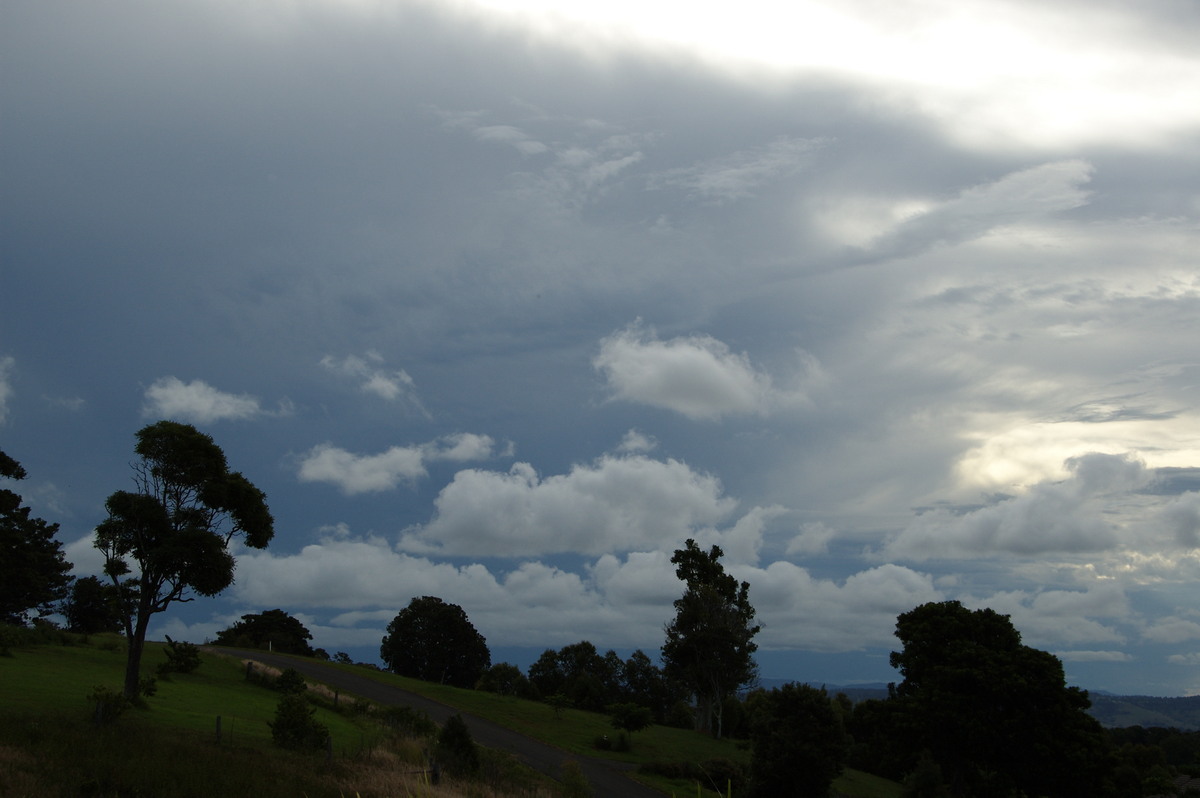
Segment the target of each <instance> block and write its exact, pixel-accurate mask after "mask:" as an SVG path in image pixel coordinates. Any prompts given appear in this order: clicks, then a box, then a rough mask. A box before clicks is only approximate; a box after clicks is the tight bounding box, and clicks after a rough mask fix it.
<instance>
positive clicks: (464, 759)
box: [434, 715, 479, 775]
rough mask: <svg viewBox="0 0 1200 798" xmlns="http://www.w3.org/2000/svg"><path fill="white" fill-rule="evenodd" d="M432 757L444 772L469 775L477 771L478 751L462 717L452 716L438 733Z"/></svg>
mask: <svg viewBox="0 0 1200 798" xmlns="http://www.w3.org/2000/svg"><path fill="white" fill-rule="evenodd" d="M434 756H435V757H436V758H437V761H438V763H439V764H440V765H441V766H442V767H443V768H445V770H446V771H448V772H450V773H454V774H458V775H470V774H473V773H476V772H478V771H479V749H478V747H477V746H476V745H475V740H474V738H472V737H471V730H470V729H468V728H467V724H466V721H464V720H463V719H462V715H453V716H451V717H450V718H448V719H447V720H446V724H445V725H444V726H443V727H442V730H441V731H440V732H438V737H437V747H436V748H435V754H434Z"/></svg>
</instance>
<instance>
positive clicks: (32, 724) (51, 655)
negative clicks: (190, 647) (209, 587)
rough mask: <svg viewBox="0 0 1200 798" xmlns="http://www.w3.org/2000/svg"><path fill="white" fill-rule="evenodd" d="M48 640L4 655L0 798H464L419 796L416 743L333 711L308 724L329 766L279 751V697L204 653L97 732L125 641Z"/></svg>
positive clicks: (151, 662) (426, 791)
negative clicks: (320, 730) (98, 701)
mask: <svg viewBox="0 0 1200 798" xmlns="http://www.w3.org/2000/svg"><path fill="white" fill-rule="evenodd" d="M2 631H3V630H0V632H2ZM22 637H24V636H22ZM55 640H59V641H65V642H70V643H72V644H71V645H62V644H41V645H30V644H28V643H27V642H25V641H24V640H22V642H21V643H20V644H13V643H12V640H11V637H10V638H9V639H6V640H4V641H3V642H4V643H6V644H7V645H4V646H0V654H3V656H0V795H3V796H6V798H8V796H13V798H20V796H37V797H38V798H49V797H52V796H64V797H65V796H81V795H83V796H97V798H141V797H142V796H158V797H159V798H211V796H213V795H254V796H256V798H297V796H307V797H308V798H343V797H344V796H354V795H356V794H357V795H360V796H361V797H362V798H368V797H369V796H379V798H383V796H388V797H389V798H391V797H392V796H395V797H396V798H400V797H401V796H402V797H403V798H416V796H421V798H424V796H431V797H432V796H443V795H445V796H458V795H463V794H464V793H463V792H456V791H447V790H446V789H443V788H427V787H423V786H422V785H421V783H420V779H419V777H416V776H410V775H408V774H411V773H412V772H413V771H414V770H419V769H421V768H423V767H424V764H423V763H424V747H425V745H424V743H420V742H406V741H400V740H396V739H393V738H392V735H390V734H388V733H387V732H385V730H384V729H382V728H381V727H380V726H378V725H377V724H375V723H374V722H371V721H367V720H365V719H362V718H355V717H347V716H343V715H340V714H338V713H335V712H333V711H331V710H329V709H324V708H320V707H318V708H317V709H316V717H317V719H318V720H320V721H321V722H322V723H324V724H326V726H328V727H329V729H330V731H331V734H332V739H333V742H334V756H333V757H332V758H331V759H327V757H326V756H325V755H324V753H323V752H304V753H297V752H291V751H285V750H282V749H280V748H278V747H276V746H275V745H274V744H273V743H272V741H271V733H270V727H269V726H268V725H267V722H268V721H269V720H272V719H273V718H274V714H275V706H276V704H277V703H278V699H279V694H278V693H276V692H274V691H272V690H270V689H268V688H266V687H263V686H260V685H257V684H254V683H251V682H248V681H246V679H245V678H244V671H243V670H242V668H241V666H240V664H239V663H237V662H236V661H233V660H229V659H227V658H223V657H217V656H212V655H202V664H201V666H200V668H199V670H197V671H196V672H194V673H192V674H172V675H171V676H170V680H169V681H168V680H164V679H159V682H158V691H157V693H156V694H155V695H154V696H152V697H150V698H149V699H148V700H147V701H146V707H145V708H142V709H138V708H130V709H127V710H126V711H125V712H124V713H123V714H121V715H120V717H118V718H117V719H116V720H115V721H114V722H112V723H110V724H108V725H105V726H101V727H97V726H96V725H95V724H94V723H93V722H92V705H91V703H90V702H89V701H88V700H87V696H88V694H90V693H91V692H92V691H93V689H94V688H95V687H97V686H105V687H107V688H109V689H110V690H113V691H116V690H118V688H119V685H120V684H121V682H122V679H123V674H124V667H125V653H124V646H123V643H122V641H120V638H115V637H114V638H108V639H106V638H98V637H93V638H92V639H91V640H90V641H87V643H86V644H85V643H84V642H83V641H82V640H81V639H78V638H72V637H68V636H55ZM164 659H165V657H164V656H163V654H162V652H161V647H160V646H157V645H153V646H149V645H148V650H147V654H146V656H145V659H144V663H143V664H144V666H145V672H147V673H149V672H153V670H154V667H155V666H156V665H157V664H158V663H159V662H160V661H163V660H164ZM218 715H221V717H222V736H221V739H220V741H218V740H217V737H216V733H215V731H216V717H217V716H218ZM498 794H500V793H498ZM530 794H536V793H533V792H531V793H530Z"/></svg>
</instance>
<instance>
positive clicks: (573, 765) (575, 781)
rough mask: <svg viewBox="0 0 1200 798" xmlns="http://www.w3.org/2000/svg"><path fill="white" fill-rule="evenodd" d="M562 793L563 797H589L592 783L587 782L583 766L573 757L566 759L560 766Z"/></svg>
mask: <svg viewBox="0 0 1200 798" xmlns="http://www.w3.org/2000/svg"><path fill="white" fill-rule="evenodd" d="M562 794H563V796H564V798H591V796H592V785H590V784H588V780H587V776H584V775H583V768H581V767H580V766H579V763H578V762H576V761H575V760H574V759H568V760H567V761H566V762H563V766H562Z"/></svg>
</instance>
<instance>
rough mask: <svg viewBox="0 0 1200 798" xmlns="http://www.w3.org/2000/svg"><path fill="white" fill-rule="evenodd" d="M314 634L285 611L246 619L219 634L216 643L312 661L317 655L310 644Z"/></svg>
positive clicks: (268, 611) (245, 616)
mask: <svg viewBox="0 0 1200 798" xmlns="http://www.w3.org/2000/svg"><path fill="white" fill-rule="evenodd" d="M309 640H312V633H310V632H309V631H308V629H307V628H306V627H305V626H304V624H303V623H301V622H300V621H299V620H297V619H296V618H293V617H292V616H290V615H288V614H287V613H286V612H284V611H283V610H279V609H275V610H267V611H266V612H262V613H259V614H257V615H254V614H249V615H243V616H242V619H241V620H240V621H238V622H237V623H235V624H234V625H233V626H230V627H229V628H227V629H222V630H221V631H220V632H217V637H216V640H214V641H213V642H214V643H216V644H217V645H219V646H233V647H235V648H262V649H266V648H269V649H270V650H272V651H278V652H280V653H282V654H299V655H300V656H303V657H311V656H313V654H314V652H313V649H312V646H310V645H309V644H308V641H309Z"/></svg>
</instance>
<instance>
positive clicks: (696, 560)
mask: <svg viewBox="0 0 1200 798" xmlns="http://www.w3.org/2000/svg"><path fill="white" fill-rule="evenodd" d="M723 554H724V552H723V551H721V548H720V547H719V546H713V547H712V548H711V549H710V550H709V551H708V552H707V553H705V552H703V551H701V550H700V548H699V547H698V546H697V545H696V541H694V540H688V541H687V543H686V544H685V548H682V549H677V550H676V551H675V554H674V556H672V557H671V562H672V564H674V565H675V566H676V568H675V575H676V576H677V577H679V579H680V580H682V581H683V582H684V584H685V585H686V586H687V587H686V589H685V590H684V593H683V596H682V597H681V598H678V599H676V600H675V619H674V620H673V621H671V623H669V624H668V625H667V627H666V635H667V639H666V642H665V643H663V647H662V660H663V671H664V672H665V673H666V675H667V677H668V678H671V679H675V680H678V681H679V682H681V683H682V684H684V685H685V686H686V687H687V688H688V689H689V690H691V691H692V693H693V694H694V695H695V696H696V703H697V708H698V710H699V711H698V712H697V713H696V721H697V725H698V727H699V728H700V730H702V731H711V732H712V733H713V735H714V736H716V737H720V736H721V733H722V729H721V722H722V710H721V705H722V703H723V702H724V699H725V698H726V697H728V696H730V695H733V694H734V693H735V692H737V690H738V689H739V688H741V687H743V686H744V685H747V684H750V683H752V682H753V681H754V679H755V678H757V675H758V667H757V665H756V664H755V662H754V652H755V651H757V650H758V645H757V644H756V643H754V636H755V635H756V634H758V631H759V628H760V627H758V626H755V625H753V621H754V607H752V606H751V605H750V599H749V592H750V585H749V583H748V582H742V583H741V584H738V581H737V580H736V579H734V578H733V577H732V576H730V575H729V574H727V573H725V568H724V566H722V565H721V563H720V559H721V557H722V555H723Z"/></svg>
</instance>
